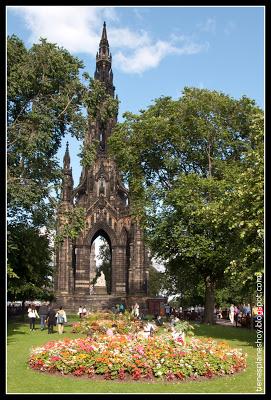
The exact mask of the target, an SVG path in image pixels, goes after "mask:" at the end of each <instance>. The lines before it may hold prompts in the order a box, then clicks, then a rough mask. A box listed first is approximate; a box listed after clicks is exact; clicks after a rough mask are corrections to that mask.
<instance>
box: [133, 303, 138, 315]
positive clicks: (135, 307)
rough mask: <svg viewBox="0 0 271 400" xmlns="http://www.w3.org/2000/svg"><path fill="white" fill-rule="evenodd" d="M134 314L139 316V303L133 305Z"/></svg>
mask: <svg viewBox="0 0 271 400" xmlns="http://www.w3.org/2000/svg"><path fill="white" fill-rule="evenodd" d="M134 316H135V317H136V318H139V305H138V304H137V303H135V305H134Z"/></svg>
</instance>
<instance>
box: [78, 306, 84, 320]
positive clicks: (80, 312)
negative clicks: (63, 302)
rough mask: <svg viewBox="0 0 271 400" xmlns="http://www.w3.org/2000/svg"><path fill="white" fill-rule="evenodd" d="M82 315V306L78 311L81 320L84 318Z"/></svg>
mask: <svg viewBox="0 0 271 400" xmlns="http://www.w3.org/2000/svg"><path fill="white" fill-rule="evenodd" d="M82 313H83V307H82V306H80V307H79V310H78V315H79V318H82Z"/></svg>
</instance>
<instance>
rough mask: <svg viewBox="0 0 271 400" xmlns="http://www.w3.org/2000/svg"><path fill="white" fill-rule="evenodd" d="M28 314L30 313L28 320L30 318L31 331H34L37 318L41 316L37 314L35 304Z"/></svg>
mask: <svg viewBox="0 0 271 400" xmlns="http://www.w3.org/2000/svg"><path fill="white" fill-rule="evenodd" d="M27 312H28V318H29V328H30V331H34V330H35V322H36V318H39V314H38V313H37V310H36V306H35V305H34V304H31V306H30V307H29V308H28V310H27Z"/></svg>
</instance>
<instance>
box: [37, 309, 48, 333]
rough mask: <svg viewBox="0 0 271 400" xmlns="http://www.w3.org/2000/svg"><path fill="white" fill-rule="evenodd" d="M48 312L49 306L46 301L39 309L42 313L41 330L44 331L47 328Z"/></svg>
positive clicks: (40, 313)
mask: <svg viewBox="0 0 271 400" xmlns="http://www.w3.org/2000/svg"><path fill="white" fill-rule="evenodd" d="M47 313H48V307H47V304H46V303H45V302H43V303H42V305H41V306H40V309H39V315H40V330H41V331H43V330H44V328H45V324H46V318H47Z"/></svg>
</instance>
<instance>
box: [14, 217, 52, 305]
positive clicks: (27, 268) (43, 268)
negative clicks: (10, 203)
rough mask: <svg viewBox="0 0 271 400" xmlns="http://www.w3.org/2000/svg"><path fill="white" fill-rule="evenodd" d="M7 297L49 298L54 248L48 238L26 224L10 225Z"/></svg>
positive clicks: (15, 298) (16, 298)
mask: <svg viewBox="0 0 271 400" xmlns="http://www.w3.org/2000/svg"><path fill="white" fill-rule="evenodd" d="M8 260H9V261H8V263H9V264H8V266H9V271H11V273H9V274H8V278H7V295H8V300H22V301H25V300H34V299H36V298H39V299H50V298H51V296H52V273H53V266H52V249H51V247H50V244H49V237H48V235H46V234H42V235H41V234H40V231H39V229H37V228H34V227H31V226H28V227H27V226H26V225H25V224H24V223H22V224H15V225H10V226H9V228H8Z"/></svg>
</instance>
